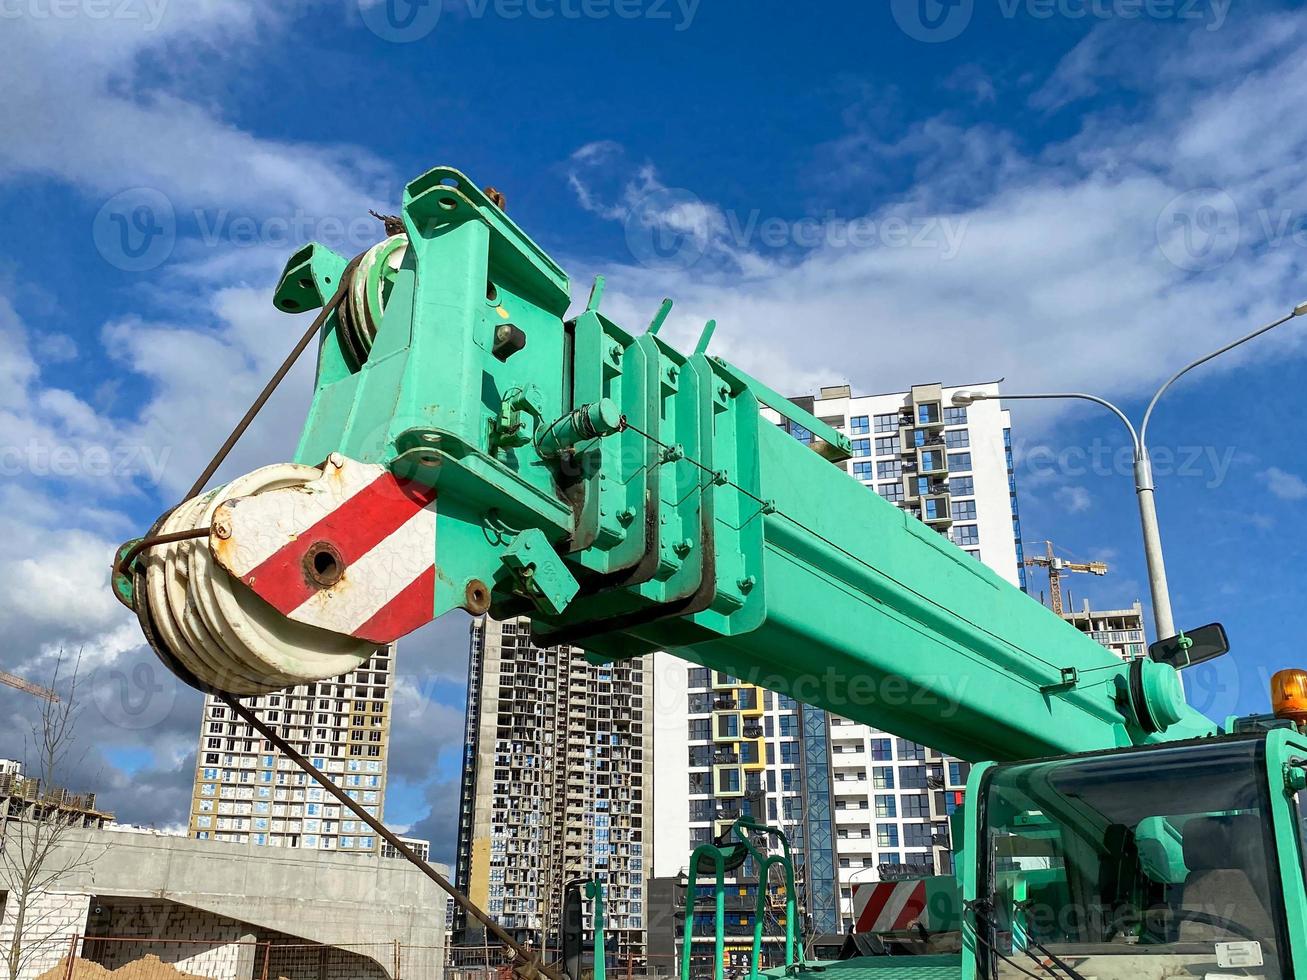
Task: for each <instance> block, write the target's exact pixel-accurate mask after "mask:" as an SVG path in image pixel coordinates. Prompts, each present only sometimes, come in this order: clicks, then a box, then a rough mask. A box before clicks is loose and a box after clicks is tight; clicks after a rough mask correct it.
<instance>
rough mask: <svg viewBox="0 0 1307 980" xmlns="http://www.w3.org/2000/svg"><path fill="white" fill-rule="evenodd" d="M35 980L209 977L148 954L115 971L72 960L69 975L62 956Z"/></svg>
mask: <svg viewBox="0 0 1307 980" xmlns="http://www.w3.org/2000/svg"><path fill="white" fill-rule="evenodd" d="M36 980H212V978H211V977H202V976H196V975H195V974H193V973H183V972H182V971H181V970H179V969H177V968H176V967H175V966H173V965H172V964H171V963H165V962H164V961H163V960H161V959H159V957H157V956H155V955H154V954H153V953H150V954H148V955H146V956H142V957H141V958H140V959H139V960H132V962H130V963H127V964H124V965H123V966H120V967H118V969H116V970H106V969H105V968H104V967H102V966H101V965H100V964H99V963H93V962H91V961H90V960H83V959H75V960H73V972H72V974H71V975H70V974H69V972H68V957H66V956H65V957H64V958H63V959H61V960H60V961H59V964H58V965H57V966H55V967H53V968H51V969H49V970H47V971H46V972H45V973H42V974H41V975H40V976H39V977H37V978H36Z"/></svg>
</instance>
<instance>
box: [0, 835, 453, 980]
mask: <svg viewBox="0 0 1307 980" xmlns="http://www.w3.org/2000/svg"><path fill="white" fill-rule="evenodd" d="M60 849H61V850H60V851H58V852H56V854H55V855H54V856H53V857H52V858H51V859H50V864H49V865H48V866H50V867H55V866H61V865H60V864H57V863H56V862H62V863H63V865H64V866H66V865H74V864H75V865H77V867H76V868H75V870H73V871H70V872H69V873H68V874H67V875H65V876H63V877H62V878H61V879H60V880H59V881H58V882H57V885H56V887H57V888H58V890H59V893H58V894H53V893H52V894H49V895H45V896H41V897H39V898H38V899H35V900H33V902H31V903H29V907H30V908H31V909H34V910H36V912H37V916H38V917H37V919H36V920H34V921H35V925H31V926H29V927H28V928H25V929H24V934H25V937H26V939H27V941H29V942H34V943H36V944H38V945H39V946H40V949H39V951H38V953H37V954H36V955H34V956H33V957H32V959H33V968H32V969H24V970H23V971H22V975H21V976H20V977H19V978H17V980H32V978H34V977H36V976H38V975H39V974H40V973H41V972H43V971H44V970H45V969H48V968H49V967H50V966H53V965H54V964H55V963H57V962H58V960H59V959H60V958H61V957H62V956H63V955H64V954H65V952H66V951H67V949H68V941H69V939H70V937H72V936H74V935H77V934H78V933H86V934H88V935H92V936H98V937H128V938H133V939H136V940H140V941H138V942H134V943H130V944H128V943H122V944H115V943H114V942H112V941H109V940H107V939H101V940H100V941H99V942H92V943H91V945H90V946H88V947H87V953H88V956H89V958H93V959H96V960H97V961H100V962H103V963H104V964H105V965H106V966H109V968H111V969H112V968H114V967H116V966H118V965H121V964H122V963H125V962H130V961H131V960H133V959H137V958H139V957H140V956H142V955H145V954H146V953H153V954H155V955H157V956H159V957H160V959H162V960H164V961H165V962H169V963H174V964H176V965H177V966H178V968H179V969H182V970H184V971H185V972H188V973H193V974H197V975H201V976H209V977H214V978H215V980H246V978H248V977H251V976H256V977H257V976H259V974H260V972H261V968H262V963H261V962H259V963H258V964H257V965H258V969H257V970H256V969H255V965H256V956H257V955H259V954H261V951H259V953H256V950H255V947H254V945H253V944H254V943H256V942H258V943H269V942H271V943H275V944H279V945H281V946H283V947H284V946H287V945H293V944H299V945H301V946H302V947H304V948H303V949H302V950H290V949H285V950H283V953H282V954H281V955H283V958H284V960H285V962H284V963H283V966H284V967H285V969H283V970H282V971H281V972H271V971H270V973H269V976H270V977H277V976H285V977H288V978H290V980H301V978H302V980H346V978H347V977H348V978H349V980H383V978H384V977H386V976H388V975H390V974H391V973H392V972H393V970H394V964H395V958H396V954H395V947H396V944H399V945H400V946H401V947H409V948H410V951H409V953H408V958H409V962H410V963H411V964H413V966H414V969H413V970H412V971H410V970H407V969H405V970H404V971H403V975H404V977H405V980H426V978H433V980H434V978H438V977H439V976H440V969H439V967H440V963H441V962H442V959H441V957H440V956H438V955H436V954H435V953H434V952H430V951H433V950H436V949H439V948H440V947H443V945H444V943H445V894H444V892H442V891H440V890H439V889H438V888H437V886H436V885H435V884H434V883H433V882H432V881H430V880H429V879H428V878H427V877H426V876H425V875H423V874H421V873H420V872H419V871H417V869H415V868H413V867H412V866H410V865H409V864H408V863H407V862H406V861H397V860H393V859H382V858H380V857H378V856H376V855H358V854H335V853H331V852H324V851H308V850H291V849H282V848H274V847H259V846H257V845H254V844H230V843H224V842H219V841H200V840H193V839H190V838H186V837H175V836H168V835H162V834H153V833H132V832H122V831H107V830H84V831H75V832H72V833H70V834H69V836H68V837H67V838H66V839H65V841H63V842H61V844H60ZM440 870H441V871H442V873H443V872H444V869H440ZM0 874H2V872H0ZM6 886H7V883H6V882H4V881H3V880H0V889H3V888H5V887H6ZM92 897H94V901H92ZM88 911H89V912H90V914H89V921H88ZM30 916H31V913H29V922H31V921H33V920H32V919H31V917H30ZM13 917H14V903H13V902H12V901H6V902H5V907H4V909H3V914H2V915H0V943H5V944H7V942H8V939H9V938H11V937H12V935H13ZM313 943H322V944H326V945H329V946H333V947H341V946H345V947H349V950H348V951H343V952H342V951H334V952H326V953H324V952H323V951H321V950H318V949H309V948H308V947H309V945H310V944H313ZM422 950H427V951H428V952H422ZM47 961H48V962H47ZM419 961H420V962H421V969H420V970H419V969H417V965H418V963H419ZM38 966H39V968H37V967H38Z"/></svg>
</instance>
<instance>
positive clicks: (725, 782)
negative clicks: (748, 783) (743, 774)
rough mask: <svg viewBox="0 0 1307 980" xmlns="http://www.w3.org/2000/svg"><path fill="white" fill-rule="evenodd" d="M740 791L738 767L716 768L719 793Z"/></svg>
mask: <svg viewBox="0 0 1307 980" xmlns="http://www.w3.org/2000/svg"><path fill="white" fill-rule="evenodd" d="M739 791H740V770H739V769H718V770H717V792H719V793H738V792H739Z"/></svg>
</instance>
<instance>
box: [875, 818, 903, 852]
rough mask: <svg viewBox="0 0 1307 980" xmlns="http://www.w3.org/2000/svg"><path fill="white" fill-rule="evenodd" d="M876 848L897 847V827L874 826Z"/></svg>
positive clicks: (887, 824) (880, 824) (883, 824)
mask: <svg viewBox="0 0 1307 980" xmlns="http://www.w3.org/2000/svg"><path fill="white" fill-rule="evenodd" d="M876 846H877V847H898V846H899V828H898V826H897V825H895V824H892V823H878V824H876Z"/></svg>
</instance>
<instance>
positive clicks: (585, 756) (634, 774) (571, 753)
mask: <svg viewBox="0 0 1307 980" xmlns="http://www.w3.org/2000/svg"><path fill="white" fill-rule="evenodd" d="M468 672H469V673H468V708H467V733H466V736H467V737H466V749H465V753H466V755H465V758H464V767H463V784H462V794H461V800H460V809H459V834H458V864H457V871H456V874H457V881H458V885H459V887H460V889H462V890H463V891H464V892H465V894H467V895H468V896H469V897H470V898H471V899H472V901H473V902H475V903H476V904H478V905H480V906H481V907H482V908H484V909H486V911H487V912H489V913H490V915H491V916H493V917H494V918H495V920H496V921H497V922H499V924H500V925H502V926H503V927H504V928H505V929H507V930H508V931H509V932H510V933H511V934H513V936H514V937H515V938H518V939H519V940H522V941H528V942H531V943H532V944H541V945H543V946H545V947H547V948H549V949H552V950H557V949H558V947H559V925H560V923H559V920H558V913H559V910H560V909H561V907H562V898H561V896H562V890H563V885H564V883H565V882H567V881H569V880H571V879H573V878H582V877H583V878H597V879H599V880H601V881H602V882H603V883H604V886H605V926H606V931H607V935H608V942H609V948H610V950H611V952H612V954H613V955H615V956H617V957H618V958H619V961H620V962H621V963H623V964H626V963H628V962H629V963H630V964H631V965H632V966H634V967H636V968H641V967H643V966H644V965H645V962H646V950H647V938H648V933H647V920H646V895H645V889H646V885H645V879H646V871H647V867H648V866H646V864H645V861H646V858H647V857H649V855H647V854H646V847H647V846H648V842H649V841H650V840H651V833H652V827H649V826H646V821H647V820H648V817H647V816H646V814H647V813H648V812H650V811H651V808H646V806H645V802H646V799H647V798H650V797H651V796H652V785H651V783H652V765H653V762H652V758H653V756H652V735H653V733H652V727H651V725H650V724H648V723H647V721H648V719H647V717H646V710H647V709H648V708H650V707H651V701H652V690H651V688H652V679H651V675H650V668H649V666H648V661H647V658H645V659H639V660H632V661H629V662H626V663H619V664H604V665H595V664H591V663H590V662H589V661H587V660H586V658H585V654H584V653H583V652H582V651H581V650H579V649H577V648H575V647H539V646H536V645H534V644H533V643H532V642H531V637H530V627H529V625H528V623H527V622H526V621H525V620H520V621H508V622H504V623H499V622H496V621H494V620H491V619H482V620H478V621H476V622H475V623H474V624H473V627H472V641H471V658H470V663H469V668H468ZM591 925H592V924H591V923H589V922H588V921H587V923H586V928H587V929H589V928H590V927H591ZM455 942H456V943H459V944H462V945H465V946H472V947H476V948H478V949H479V948H480V946H481V943H482V942H483V936H482V930H481V928H480V927H479V926H478V925H477V924H476V923H475V922H467V921H466V920H465V918H464V917H463V916H462V915H461V913H460V914H458V915H456V918H455Z"/></svg>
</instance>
